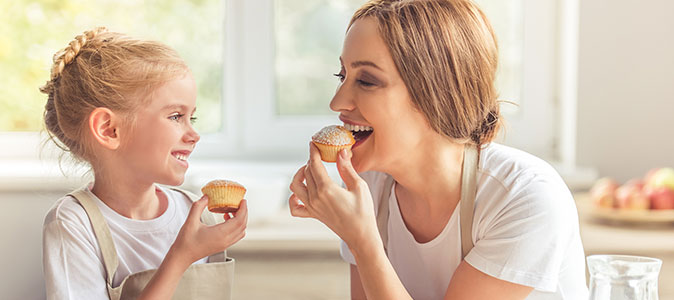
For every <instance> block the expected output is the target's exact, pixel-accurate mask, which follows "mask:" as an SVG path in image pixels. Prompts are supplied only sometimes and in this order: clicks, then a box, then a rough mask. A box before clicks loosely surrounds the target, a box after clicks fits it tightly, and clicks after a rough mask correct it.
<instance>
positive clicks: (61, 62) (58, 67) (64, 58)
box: [51, 27, 108, 80]
mask: <svg viewBox="0 0 674 300" xmlns="http://www.w3.org/2000/svg"><path fill="white" fill-rule="evenodd" d="M107 31H108V29H107V28H105V27H97V28H95V29H93V30H87V31H85V32H83V33H82V34H80V35H78V36H76V37H75V39H73V40H72V41H70V43H68V46H66V47H65V48H63V49H61V50H60V51H58V52H56V53H55V54H54V58H53V60H54V65H53V66H52V69H51V80H54V79H56V78H57V77H59V75H61V72H63V69H64V68H65V67H66V66H67V65H68V64H70V63H71V62H72V61H73V60H75V58H76V57H77V55H78V54H79V53H80V50H82V48H84V46H86V45H87V42H89V41H90V40H92V39H93V38H94V37H96V36H97V35H99V34H101V33H103V32H107Z"/></svg>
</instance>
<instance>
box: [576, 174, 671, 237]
mask: <svg viewBox="0 0 674 300" xmlns="http://www.w3.org/2000/svg"><path fill="white" fill-rule="evenodd" d="M583 198H585V200H584V201H581V202H582V203H581V204H582V205H587V206H589V207H587V209H586V211H587V212H589V214H590V216H592V217H594V218H597V219H600V220H604V221H610V222H626V223H649V224H654V223H659V224H669V225H674V169H673V168H658V169H653V170H651V171H649V172H648V173H646V175H645V176H644V177H643V178H633V179H630V180H628V181H626V182H624V183H622V184H620V183H619V182H617V181H616V180H614V179H612V178H609V177H604V178H601V179H599V180H597V181H596V182H595V184H594V185H593V186H592V189H590V193H589V194H588V195H586V196H585V197H583Z"/></svg>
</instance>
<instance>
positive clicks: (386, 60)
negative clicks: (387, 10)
mask: <svg viewBox="0 0 674 300" xmlns="http://www.w3.org/2000/svg"><path fill="white" fill-rule="evenodd" d="M341 59H342V63H343V64H345V65H350V64H352V63H353V62H356V61H370V62H373V63H375V64H376V65H377V66H379V67H380V68H382V69H384V70H387V69H390V66H393V59H392V58H391V54H390V53H389V51H388V47H387V46H386V43H384V40H383V39H382V37H381V35H380V33H379V30H378V26H377V23H376V21H375V20H374V19H372V18H362V19H359V20H357V21H355V22H354V23H353V24H352V25H351V27H350V28H349V31H348V32H347V33H346V38H345V39H344V49H343V51H342V57H341Z"/></svg>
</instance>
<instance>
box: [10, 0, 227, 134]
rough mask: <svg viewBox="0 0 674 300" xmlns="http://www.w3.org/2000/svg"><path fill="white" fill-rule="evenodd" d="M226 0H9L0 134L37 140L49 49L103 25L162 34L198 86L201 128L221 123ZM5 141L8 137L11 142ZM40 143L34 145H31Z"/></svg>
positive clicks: (217, 127)
mask: <svg viewBox="0 0 674 300" xmlns="http://www.w3.org/2000/svg"><path fill="white" fill-rule="evenodd" d="M223 6H224V5H223V3H222V2H221V0H194V1H159V0H153V1H116V0H97V1H87V0H70V1H47V0H41V1H28V0H17V1H6V3H5V4H3V9H2V10H3V12H2V13H0V14H2V16H3V18H2V19H3V23H4V25H3V26H2V27H1V28H0V73H2V74H3V79H2V80H0V107H1V108H2V112H1V113H2V116H3V117H2V118H0V132H2V133H3V136H2V140H3V144H4V142H5V141H6V140H7V142H8V143H10V142H11V143H12V144H14V143H13V142H14V141H15V140H16V139H19V140H31V139H36V134H35V132H38V131H40V130H42V128H43V125H42V113H43V110H44V104H45V102H46V96H45V95H44V94H41V93H40V92H39V91H38V87H39V86H41V85H43V84H44V83H45V82H46V80H47V79H48V78H49V69H50V68H51V63H52V62H51V58H52V55H53V54H54V53H55V52H56V51H57V50H60V49H62V48H63V47H65V46H66V45H67V44H68V43H69V42H70V41H71V40H72V39H73V38H74V37H75V35H78V34H80V33H82V32H83V31H85V30H89V29H92V28H94V27H97V26H105V27H107V28H108V29H109V30H111V31H118V32H122V33H126V34H129V35H131V36H134V37H140V38H148V39H153V40H158V41H161V42H163V43H166V44H168V45H169V46H171V47H173V48H174V49H176V50H177V51H178V52H179V53H180V55H181V56H182V57H183V58H184V59H185V60H186V61H187V63H188V64H189V66H190V67H191V69H192V71H193V72H194V74H195V78H196V81H197V85H198V91H199V92H198V93H199V95H198V97H199V109H198V116H199V122H198V123H197V125H196V126H197V127H198V129H199V130H200V131H201V132H218V131H220V130H221V129H222V121H221V120H222V110H223V106H222V98H223V97H222V80H223V68H222V65H223V61H222V59H223V55H222V52H223V44H224V41H223V40H224V36H223V34H222V32H223V28H222V24H223V18H224V10H223ZM8 139H11V141H9V140H8ZM33 144H35V143H33Z"/></svg>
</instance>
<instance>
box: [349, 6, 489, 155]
mask: <svg viewBox="0 0 674 300" xmlns="http://www.w3.org/2000/svg"><path fill="white" fill-rule="evenodd" d="M363 18H372V19H374V20H375V22H376V23H377V24H378V30H379V33H380V34H381V36H382V38H383V40H384V41H385V43H386V45H387V47H388V49H389V51H390V53H391V56H392V57H393V61H394V63H395V65H396V68H397V69H398V71H399V73H400V76H401V77H402V79H403V81H404V82H405V85H406V86H407V88H408V90H409V91H410V94H411V97H412V101H413V102H414V104H415V106H416V107H417V108H418V109H419V110H420V111H421V112H422V113H423V114H424V115H425V117H426V119H427V120H428V122H429V124H430V126H431V128H432V129H433V130H435V131H436V132H438V133H440V134H442V135H444V136H446V137H448V138H450V139H454V140H458V141H463V142H472V143H474V144H476V145H478V146H480V145H483V144H486V143H488V142H490V141H492V140H493V139H494V138H495V135H496V133H497V131H498V129H499V127H500V123H501V117H500V113H499V111H500V109H499V104H498V101H497V99H496V98H497V91H496V88H495V86H494V80H495V73H496V67H497V64H498V47H497V43H496V37H495V35H494V31H493V29H492V27H491V25H490V24H489V21H488V20H487V18H486V16H485V15H484V13H483V12H482V11H481V10H480V9H479V8H478V7H477V6H476V5H475V4H474V3H472V2H471V1H468V0H373V1H370V2H368V3H366V4H364V5H363V6H362V7H361V8H360V9H358V11H356V12H355V13H354V15H353V17H352V18H351V22H350V23H349V28H350V27H351V26H352V25H353V23H354V22H356V21H357V20H359V19H363Z"/></svg>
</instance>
